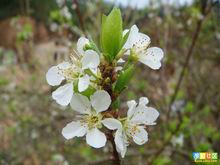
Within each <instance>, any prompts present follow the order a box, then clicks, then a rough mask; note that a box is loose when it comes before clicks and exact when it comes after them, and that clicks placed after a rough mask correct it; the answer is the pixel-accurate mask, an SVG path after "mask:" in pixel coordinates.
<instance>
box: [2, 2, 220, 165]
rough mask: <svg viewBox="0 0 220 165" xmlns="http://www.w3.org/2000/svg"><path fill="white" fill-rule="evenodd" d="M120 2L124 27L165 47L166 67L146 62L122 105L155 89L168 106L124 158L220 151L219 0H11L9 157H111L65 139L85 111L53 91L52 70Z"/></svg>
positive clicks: (141, 160)
mask: <svg viewBox="0 0 220 165" xmlns="http://www.w3.org/2000/svg"><path fill="white" fill-rule="evenodd" d="M114 6H118V7H120V8H121V12H122V15H123V20H124V25H123V27H124V28H130V27H131V26H132V25H133V24H137V25H138V27H139V28H140V31H141V32H143V33H145V34H147V35H149V36H150V37H151V41H152V43H151V46H158V47H161V48H162V49H163V50H164V52H165V58H164V59H163V64H162V68H161V69H160V70H157V71H155V70H151V69H149V68H148V67H145V66H143V65H142V64H138V66H137V69H136V73H135V76H134V78H133V80H132V81H131V82H130V86H129V88H128V89H127V90H125V91H124V92H123V95H122V96H121V99H122V100H123V101H124V102H123V104H121V107H122V108H126V102H125V101H127V100H130V99H136V100H137V99H138V98H139V97H141V96H147V97H148V98H149V99H150V105H151V106H153V107H156V108H157V109H158V111H159V112H160V117H159V119H158V121H157V125H156V126H150V127H148V128H147V130H148V132H149V141H148V143H146V144H145V145H143V146H137V145H130V147H129V150H128V153H127V156H126V157H125V159H124V160H123V164H128V165H145V164H153V165H166V164H168V165H169V164H174V165H175V164H183V165H188V164H193V159H192V152H194V151H197V152H202V151H205V152H206V151H210V152H217V153H218V154H219V156H220V3H219V1H216V0H215V1H214V0H213V1H211V0H130V1H129V0H115V1H114V0H47V1H45V0H10V1H9V0H1V1H0V164H1V165H17V164H18V165H20V164H22V165H30V164H31V165H44V164H46V165H84V164H85V165H86V164H102V165H103V164H107V165H108V164H111V161H110V159H109V155H110V153H109V152H110V151H111V146H110V145H107V146H106V147H104V148H102V149H99V150H97V149H93V148H91V147H89V146H88V145H87V144H86V143H85V141H84V140H83V141H82V139H77V138H75V139H74V140H70V141H65V139H64V138H63V137H62V135H61V130H62V128H63V127H64V126H65V124H66V123H68V122H70V121H72V120H73V119H74V116H75V113H74V112H73V111H72V110H71V109H70V108H63V107H60V106H59V105H57V104H56V103H55V101H53V100H52V99H51V92H52V91H53V90H54V89H52V88H51V87H50V86H49V85H48V84H47V82H46V80H45V73H46V72H47V70H48V69H49V67H50V66H52V65H55V64H57V63H59V62H61V61H63V60H65V59H68V57H69V55H70V52H71V51H72V50H73V49H74V48H75V46H76V41H77V39H78V38H79V37H80V36H82V35H87V36H89V37H91V38H92V39H93V40H95V41H97V44H98V41H99V35H100V27H101V26H100V24H101V13H105V14H108V13H109V12H110V10H111V9H112V8H113V7H114ZM64 109H65V111H64ZM180 162H181V163H180ZM210 164H212V163H209V165H210Z"/></svg>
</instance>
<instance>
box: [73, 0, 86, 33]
mask: <svg viewBox="0 0 220 165" xmlns="http://www.w3.org/2000/svg"><path fill="white" fill-rule="evenodd" d="M73 4H74V5H75V11H76V15H77V17H78V19H79V24H80V28H81V29H82V31H83V32H84V33H85V28H84V27H85V26H84V21H83V16H82V14H81V12H80V9H79V3H78V0H73Z"/></svg>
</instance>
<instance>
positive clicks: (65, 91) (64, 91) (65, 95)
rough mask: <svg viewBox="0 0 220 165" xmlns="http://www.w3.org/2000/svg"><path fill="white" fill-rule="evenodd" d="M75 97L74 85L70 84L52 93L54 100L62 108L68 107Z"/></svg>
mask: <svg viewBox="0 0 220 165" xmlns="http://www.w3.org/2000/svg"><path fill="white" fill-rule="evenodd" d="M72 96H73V84H72V83H68V84H65V85H63V86H61V87H59V88H57V89H56V90H55V91H54V92H53V93H52V98H53V99H54V100H56V102H57V103H58V104H60V105H62V106H67V105H68V104H69V103H70V100H71V98H72Z"/></svg>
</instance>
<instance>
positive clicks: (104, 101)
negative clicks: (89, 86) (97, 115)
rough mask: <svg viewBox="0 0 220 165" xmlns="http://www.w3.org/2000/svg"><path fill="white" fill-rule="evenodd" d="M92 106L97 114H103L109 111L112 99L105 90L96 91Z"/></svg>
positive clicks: (91, 98)
mask: <svg viewBox="0 0 220 165" xmlns="http://www.w3.org/2000/svg"><path fill="white" fill-rule="evenodd" d="M90 100H91V104H92V106H93V108H94V109H95V110H96V112H102V111H105V110H107V109H108V107H109V106H110V104H111V97H110V95H109V94H108V92H106V91H104V90H98V91H96V92H95V93H94V94H93V95H92V96H91V97H90Z"/></svg>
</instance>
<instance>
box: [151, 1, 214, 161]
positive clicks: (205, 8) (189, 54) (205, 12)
mask: <svg viewBox="0 0 220 165" xmlns="http://www.w3.org/2000/svg"><path fill="white" fill-rule="evenodd" d="M214 4H215V3H210V5H208V3H207V2H205V0H204V1H203V0H202V1H201V13H202V15H203V18H202V19H199V20H198V21H197V25H196V29H195V31H194V34H193V38H192V41H191V44H190V47H189V50H188V52H187V55H186V59H185V62H184V65H183V67H182V70H181V72H180V76H179V78H178V81H177V85H176V87H175V90H174V94H173V96H172V98H171V101H170V104H169V110H168V113H167V121H169V117H170V112H171V105H172V104H173V102H174V101H175V99H176V97H177V94H178V91H179V89H180V86H181V83H182V80H183V77H184V74H185V71H186V70H187V68H188V65H189V62H190V59H191V58H192V55H193V50H194V47H195V44H196V41H197V39H198V36H199V33H200V31H201V27H202V23H203V21H204V19H205V17H206V16H207V15H208V14H209V13H210V12H211V9H212V7H213V6H214ZM177 115H178V118H179V122H178V124H177V127H176V129H175V130H174V131H173V132H171V134H170V136H169V137H168V138H167V140H166V141H165V142H164V143H163V144H162V145H161V147H160V148H159V149H158V151H157V152H156V153H155V154H154V156H153V157H152V159H150V160H149V161H148V162H149V164H152V163H153V161H154V160H155V159H156V158H158V157H159V156H160V154H161V153H162V152H163V151H164V149H165V148H166V146H167V145H169V144H170V141H171V139H172V137H173V136H174V135H175V134H176V133H177V132H178V131H179V129H180V126H181V124H182V115H181V112H179V111H177Z"/></svg>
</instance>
